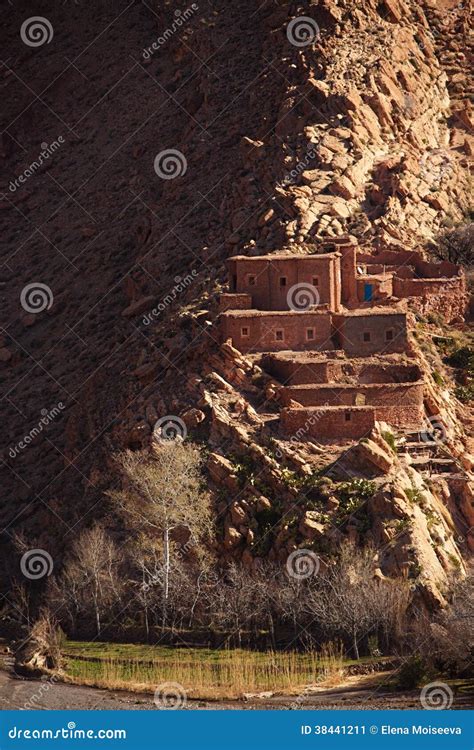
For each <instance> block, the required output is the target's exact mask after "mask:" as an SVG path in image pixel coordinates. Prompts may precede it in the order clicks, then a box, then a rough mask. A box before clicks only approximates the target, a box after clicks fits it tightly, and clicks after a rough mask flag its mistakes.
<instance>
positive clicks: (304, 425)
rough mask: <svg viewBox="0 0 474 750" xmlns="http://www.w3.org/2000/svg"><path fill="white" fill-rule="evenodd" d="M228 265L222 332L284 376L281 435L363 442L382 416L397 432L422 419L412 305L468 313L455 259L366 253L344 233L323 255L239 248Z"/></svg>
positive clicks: (273, 372) (451, 315)
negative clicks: (411, 340)
mask: <svg viewBox="0 0 474 750" xmlns="http://www.w3.org/2000/svg"><path fill="white" fill-rule="evenodd" d="M228 269H229V292H228V293H226V294H223V295H222V296H221V300H220V311H221V316H220V325H221V335H222V338H223V339H224V340H230V341H231V342H232V344H233V345H234V346H235V347H236V348H237V349H239V351H241V352H243V353H246V354H248V353H250V354H254V355H256V356H259V357H260V359H261V365H262V367H263V368H264V369H265V370H267V371H268V372H269V373H270V374H271V375H273V376H274V377H275V378H277V379H278V381H279V382H280V384H281V388H280V390H279V401H280V404H281V407H282V409H281V414H280V427H281V431H282V433H283V434H284V435H286V436H291V435H298V436H299V437H300V438H316V439H324V440H327V439H329V440H334V439H356V438H360V437H362V436H363V435H366V434H368V433H369V432H370V430H371V429H372V427H373V426H374V424H375V421H376V420H380V421H384V422H387V423H388V424H389V425H392V426H393V427H394V428H396V429H399V430H414V429H419V428H420V427H421V426H422V425H423V422H424V419H425V411H424V393H425V383H424V381H423V377H422V373H421V371H420V369H419V367H418V366H417V364H416V362H414V361H413V360H410V357H409V351H410V347H409V340H408V324H407V309H408V308H407V305H408V304H409V305H410V307H411V308H412V309H415V310H417V311H419V312H421V313H426V312H430V311H438V312H440V313H441V314H443V315H444V317H445V318H446V319H453V318H455V317H457V316H460V315H462V314H463V313H464V311H465V308H466V302H467V295H466V287H465V279H464V274H463V272H462V270H461V269H460V268H459V267H458V266H455V265H454V264H452V263H439V264H435V263H429V262H427V261H425V260H424V259H423V258H422V257H421V256H420V254H419V253H416V252H405V251H402V250H398V249H397V250H396V251H384V252H379V253H367V252H365V251H364V252H363V251H360V250H359V249H358V248H357V244H356V242H355V241H354V239H353V238H342V239H341V240H337V241H335V243H334V247H333V249H332V251H331V252H324V253H319V254H312V255H292V254H289V253H284V254H277V253H275V254H270V255H262V256H255V257H247V256H242V255H238V256H235V257H233V258H230V259H229V261H228ZM401 360H403V361H401Z"/></svg>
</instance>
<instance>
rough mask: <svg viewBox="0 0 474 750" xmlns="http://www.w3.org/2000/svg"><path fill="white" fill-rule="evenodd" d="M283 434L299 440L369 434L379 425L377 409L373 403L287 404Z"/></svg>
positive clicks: (282, 426)
mask: <svg viewBox="0 0 474 750" xmlns="http://www.w3.org/2000/svg"><path fill="white" fill-rule="evenodd" d="M280 425H281V430H282V433H283V435H285V436H292V437H296V439H297V440H305V439H307V438H316V439H323V440H324V439H330V440H334V439H338V438H343V439H346V438H347V439H352V440H357V439H359V438H361V437H364V436H365V435H368V434H369V433H370V431H371V430H372V429H373V428H374V426H375V409H374V408H373V407H371V406H353V407H350V408H348V409H341V408H337V407H334V406H327V407H322V408H317V407H316V408H315V407H313V408H311V407H309V408H300V409H292V408H286V409H283V410H282V412H281V417H280Z"/></svg>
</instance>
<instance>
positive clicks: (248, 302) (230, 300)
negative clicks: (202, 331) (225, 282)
mask: <svg viewBox="0 0 474 750" xmlns="http://www.w3.org/2000/svg"><path fill="white" fill-rule="evenodd" d="M252 307H253V305H252V295H251V294H221V296H220V297H219V312H221V313H223V312H227V310H249V309H251V308H252Z"/></svg>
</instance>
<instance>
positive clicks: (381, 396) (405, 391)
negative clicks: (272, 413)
mask: <svg viewBox="0 0 474 750" xmlns="http://www.w3.org/2000/svg"><path fill="white" fill-rule="evenodd" d="M280 393H281V398H282V400H283V403H284V404H285V405H286V406H287V405H288V404H289V402H290V400H293V401H296V402H297V403H299V404H301V405H302V406H325V405H326V406H385V405H390V406H397V405H400V406H414V407H419V408H422V407H423V394H424V383H423V381H420V382H418V383H383V384H378V383H371V384H364V385H352V384H348V383H340V384H337V385H336V384H332V383H329V384H328V383H326V384H323V385H292V386H286V387H284V388H282V389H281V392H280Z"/></svg>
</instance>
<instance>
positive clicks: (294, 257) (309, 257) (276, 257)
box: [227, 252, 341, 262]
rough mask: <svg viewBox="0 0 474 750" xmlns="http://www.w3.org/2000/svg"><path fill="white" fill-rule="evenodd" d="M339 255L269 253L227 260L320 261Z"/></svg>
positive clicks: (338, 255)
mask: <svg viewBox="0 0 474 750" xmlns="http://www.w3.org/2000/svg"><path fill="white" fill-rule="evenodd" d="M340 255H341V253H338V252H334V253H321V254H316V253H313V254H310V255H303V253H269V254H267V255H233V256H232V257H231V258H228V259H227V260H250V261H257V260H264V261H268V262H272V261H275V260H320V259H325V258H339V257H340Z"/></svg>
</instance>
